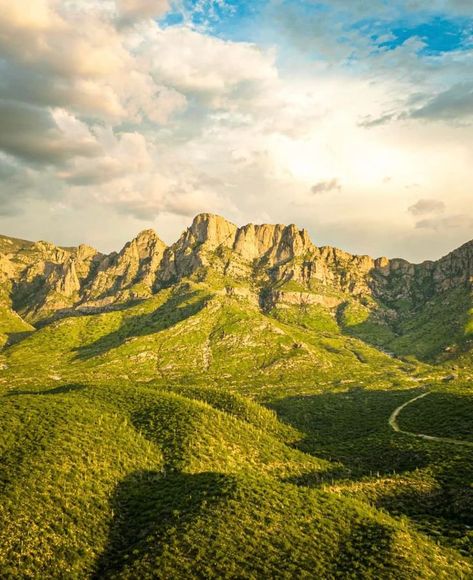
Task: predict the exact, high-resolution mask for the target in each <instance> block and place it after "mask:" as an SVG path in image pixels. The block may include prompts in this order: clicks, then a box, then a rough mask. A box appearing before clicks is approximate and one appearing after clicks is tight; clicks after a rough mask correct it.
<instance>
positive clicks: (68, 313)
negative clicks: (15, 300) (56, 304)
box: [35, 298, 145, 329]
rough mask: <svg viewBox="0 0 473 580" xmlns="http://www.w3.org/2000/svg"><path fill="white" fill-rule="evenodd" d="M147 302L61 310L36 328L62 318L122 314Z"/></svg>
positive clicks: (131, 301) (126, 302)
mask: <svg viewBox="0 0 473 580" xmlns="http://www.w3.org/2000/svg"><path fill="white" fill-rule="evenodd" d="M144 301H145V298H133V299H130V300H126V301H124V302H119V303H117V304H108V305H106V306H86V307H81V305H79V306H77V307H75V308H74V309H73V308H61V309H59V310H56V311H55V312H54V314H52V315H51V316H49V317H48V318H44V319H43V320H40V321H39V322H37V323H35V324H36V327H37V328H38V329H39V328H43V327H44V326H47V325H48V324H51V323H52V322H56V321H57V320H60V319H61V318H78V317H80V316H93V315H94V314H103V313H105V312H120V311H121V310H128V308H133V306H138V304H141V303H142V302H144Z"/></svg>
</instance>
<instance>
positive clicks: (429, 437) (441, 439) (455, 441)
mask: <svg viewBox="0 0 473 580" xmlns="http://www.w3.org/2000/svg"><path fill="white" fill-rule="evenodd" d="M430 394H431V393H430V391H427V393H422V395H417V397H414V398H413V399H409V401H406V402H405V403H403V404H402V405H400V406H399V407H397V408H396V409H394V411H393V412H392V413H391V415H390V417H389V421H388V422H389V426H390V427H391V429H393V430H394V431H396V432H397V433H403V434H404V435H410V436H411V437H418V438H420V439H427V440H428V441H438V442H440V443H452V444H453V445H466V446H467V447H473V442H472V441H461V440H460V439H450V438H448V437H434V436H433V435H424V434H423V433H411V432H410V431H403V430H402V429H401V428H400V427H399V425H398V422H397V419H398V417H399V413H400V412H401V411H402V410H403V409H404V407H407V405H410V404H411V403H414V401H418V400H419V399H422V398H423V397H427V395H430Z"/></svg>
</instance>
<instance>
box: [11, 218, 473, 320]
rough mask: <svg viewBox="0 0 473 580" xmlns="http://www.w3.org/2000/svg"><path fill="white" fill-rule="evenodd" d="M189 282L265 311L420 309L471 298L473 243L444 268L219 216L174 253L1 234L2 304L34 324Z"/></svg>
mask: <svg viewBox="0 0 473 580" xmlns="http://www.w3.org/2000/svg"><path fill="white" fill-rule="evenodd" d="M188 277H196V278H197V279H199V280H206V279H207V280H211V282H212V284H217V285H220V286H221V287H224V288H232V287H242V286H246V287H248V288H249V289H251V295H252V296H255V295H256V296H259V303H260V305H261V306H262V307H263V308H270V307H272V306H274V305H275V304H278V303H288V304H294V303H306V304H321V305H323V306H326V307H328V308H336V307H337V306H338V305H339V304H341V303H343V302H345V301H346V300H347V298H350V299H355V300H359V301H361V302H363V303H364V304H369V303H370V301H375V302H376V304H377V305H378V306H379V305H381V306H382V307H383V308H386V309H388V310H389V309H391V310H394V311H396V309H397V308H398V307H399V305H400V304H401V303H402V305H403V308H404V309H405V308H406V305H407V307H408V308H409V307H418V306H419V304H422V303H424V302H426V301H428V300H430V299H431V298H432V297H434V296H436V295H439V294H442V293H443V292H447V291H449V290H451V289H453V288H458V287H464V288H465V289H466V290H467V291H471V287H472V280H473V242H468V243H466V244H465V245H463V246H462V247H461V248H458V249H457V250H455V251H453V252H451V253H450V254H448V255H447V256H445V257H444V258H442V259H440V260H438V261H436V262H431V261H427V262H424V263H422V264H411V263H409V262H407V261H405V260H402V259H393V260H389V259H387V258H378V259H373V258H371V257H369V256H357V255H353V254H350V253H348V252H344V251H342V250H339V249H337V248H332V247H317V246H315V245H314V244H313V242H312V241H311V239H310V237H309V235H308V233H307V231H306V230H303V229H302V230H301V229H298V228H297V227H296V226H295V225H289V226H285V225H280V224H277V225H268V224H264V225H253V224H248V225H245V226H243V227H237V226H236V225H234V224H232V223H231V222H229V221H227V220H225V219H224V218H222V217H219V216H216V215H212V214H200V215H198V216H197V217H196V218H195V219H194V221H193V223H192V225H191V226H190V227H189V228H188V229H187V230H186V231H185V232H184V233H183V234H182V235H181V237H180V238H179V240H178V241H177V242H176V243H174V244H173V245H171V246H169V247H167V246H166V245H165V244H164V242H162V241H161V240H160V238H159V237H158V236H157V234H156V233H155V232H154V231H152V230H145V231H143V232H141V233H140V234H139V235H138V236H137V237H136V238H135V239H134V240H132V241H131V242H129V243H127V244H126V245H125V246H124V248H123V249H122V250H121V251H120V252H118V253H112V254H109V255H104V254H101V253H100V252H98V251H96V250H95V249H93V248H91V247H89V246H84V245H81V246H79V247H77V248H60V247H57V246H55V245H53V244H50V243H47V242H36V243H32V242H27V241H24V240H16V239H13V238H6V237H0V301H1V304H3V305H4V307H8V308H10V309H11V310H12V311H14V312H17V313H19V314H20V315H21V316H22V317H23V318H24V319H25V320H27V321H28V322H32V323H38V322H43V323H44V322H45V321H47V320H49V319H51V318H54V317H57V316H59V315H67V314H70V313H71V312H79V313H80V312H88V311H100V310H101V309H109V308H115V307H117V306H118V305H120V304H123V303H125V302H129V301H133V300H140V299H145V298H146V297H148V296H150V295H151V294H152V293H153V292H157V291H159V290H160V289H161V288H164V287H167V286H170V285H172V284H175V283H178V282H180V281H181V280H183V279H185V278H188ZM246 293H248V292H246ZM240 294H242V293H241V292H240ZM243 294H245V292H243Z"/></svg>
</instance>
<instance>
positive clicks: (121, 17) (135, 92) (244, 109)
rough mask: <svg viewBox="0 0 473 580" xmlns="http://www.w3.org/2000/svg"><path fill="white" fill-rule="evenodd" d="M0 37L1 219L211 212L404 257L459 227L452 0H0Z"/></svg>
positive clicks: (30, 230) (459, 122)
mask: <svg viewBox="0 0 473 580" xmlns="http://www.w3.org/2000/svg"><path fill="white" fill-rule="evenodd" d="M31 46H34V47H35V50H34V51H33V52H32V51H31V50H30V47H31ZM0 54H1V55H2V58H1V60H0V68H1V75H0V178H1V180H0V183H1V186H0V232H1V233H5V234H10V235H16V236H20V237H27V238H43V239H44V238H49V239H51V240H52V241H55V242H57V243H61V244H64V245H71V244H75V243H80V242H88V243H90V244H92V245H95V246H97V247H99V249H102V250H111V249H114V248H117V247H119V246H120V245H121V244H122V243H124V242H125V241H126V240H127V239H129V238H130V237H132V236H133V235H134V234H135V233H136V232H137V231H139V230H140V229H144V228H146V227H154V228H155V229H156V230H157V231H158V233H159V234H160V235H161V236H162V237H163V238H164V239H165V240H166V241H167V242H172V241H173V240H174V239H176V237H177V236H178V235H179V233H180V231H181V230H182V229H183V228H184V227H186V226H187V225H188V224H189V221H190V220H191V219H192V217H193V215H195V214H196V213H199V212H203V211H210V212H215V213H220V214H222V215H224V216H226V217H227V218H228V219H230V220H232V221H234V222H236V223H238V224H243V223H247V222H283V223H285V222H294V223H297V224H298V225H300V226H301V227H306V228H307V229H308V230H309V232H310V233H311V235H312V238H313V240H314V242H315V243H317V244H319V245H326V244H330V245H335V246H339V247H344V248H345V249H347V250H350V251H353V252H357V253H369V254H372V255H381V254H385V255H388V256H399V255H400V256H404V257H407V258H410V259H412V260H422V259H425V258H432V257H438V256H440V255H442V254H444V253H445V252H447V251H448V250H450V249H452V248H454V247H455V246H457V245H460V244H461V243H463V242H464V241H466V240H467V239H471V238H472V237H473V215H472V209H471V208H472V204H471V196H472V192H471V186H470V185H469V184H471V183H473V176H472V171H471V168H472V167H473V150H472V147H471V143H472V142H473V6H472V5H471V1H470V0H430V1H429V2H425V1H424V0H394V1H387V0H386V1H384V0H375V1H372V2H367V1H366V0H326V1H324V2H317V1H313V0H254V1H252V2H241V1H236V0H196V1H193V2H192V1H189V0H139V1H138V0H107V2H103V0H68V1H67V2H55V1H54V0H16V1H15V3H13V4H12V3H11V2H10V1H9V0H0Z"/></svg>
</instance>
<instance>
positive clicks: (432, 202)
mask: <svg viewBox="0 0 473 580" xmlns="http://www.w3.org/2000/svg"><path fill="white" fill-rule="evenodd" d="M407 211H408V212H409V213H411V214H412V215H414V216H421V215H426V214H432V213H443V212H444V211H445V203H444V202H443V201H441V200H439V199H419V201H417V202H416V203H415V204H414V205H411V206H410V207H409V208H408V210H407Z"/></svg>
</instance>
